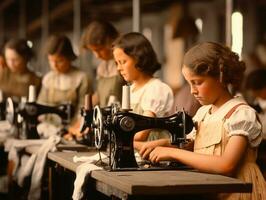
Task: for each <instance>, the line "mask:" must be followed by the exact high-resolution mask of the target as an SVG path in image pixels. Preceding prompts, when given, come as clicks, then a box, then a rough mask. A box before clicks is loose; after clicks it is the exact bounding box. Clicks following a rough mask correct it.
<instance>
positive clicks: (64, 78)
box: [37, 35, 92, 126]
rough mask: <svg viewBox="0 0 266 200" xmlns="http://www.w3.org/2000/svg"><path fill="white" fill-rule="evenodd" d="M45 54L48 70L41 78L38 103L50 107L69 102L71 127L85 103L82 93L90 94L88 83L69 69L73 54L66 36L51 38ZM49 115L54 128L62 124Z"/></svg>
mask: <svg viewBox="0 0 266 200" xmlns="http://www.w3.org/2000/svg"><path fill="white" fill-rule="evenodd" d="M46 52H47V57H48V61H49V65H50V68H51V70H50V72H48V73H47V74H46V75H45V76H44V77H43V81H42V87H41V91H40V94H39V96H38V100H37V101H38V102H39V103H40V104H46V105H50V106H57V105H60V104H62V103H71V104H72V105H73V106H74V110H75V114H74V117H73V119H72V124H73V123H74V122H75V120H76V119H77V118H78V116H79V110H80V108H81V106H83V104H84V96H85V94H86V93H90V92H92V87H91V81H90V79H89V76H88V75H87V74H86V73H85V72H83V71H81V70H80V69H78V68H77V67H74V66H72V64H71V62H72V61H74V60H75V59H76V55H75V54H74V52H73V49H72V45H71V42H70V40H69V39H68V38H67V37H66V36H65V35H52V36H51V37H50V38H49V39H48V41H47V48H46ZM48 116H49V117H48ZM48 116H47V118H46V120H48V121H49V122H51V123H53V124H54V125H56V126H59V125H60V124H61V120H60V119H59V121H58V120H56V118H58V117H56V116H55V115H53V116H52V117H51V116H50V115H48Z"/></svg>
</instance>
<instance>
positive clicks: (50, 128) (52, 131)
mask: <svg viewBox="0 0 266 200" xmlns="http://www.w3.org/2000/svg"><path fill="white" fill-rule="evenodd" d="M60 130H61V128H60V127H57V126H55V125H54V124H51V123H48V122H41V123H39V124H38V125H37V131H38V134H39V135H40V136H41V137H42V138H49V137H50V136H54V135H57V134H58V133H59V132H60Z"/></svg>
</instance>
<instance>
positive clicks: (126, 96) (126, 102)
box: [122, 85, 130, 110]
mask: <svg viewBox="0 0 266 200" xmlns="http://www.w3.org/2000/svg"><path fill="white" fill-rule="evenodd" d="M122 109H123V110H130V86H129V85H124V86H123V91H122Z"/></svg>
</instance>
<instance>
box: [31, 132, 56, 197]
mask: <svg viewBox="0 0 266 200" xmlns="http://www.w3.org/2000/svg"><path fill="white" fill-rule="evenodd" d="M60 139H61V138H60V137H59V136H51V137H49V139H48V140H47V141H46V142H45V143H44V144H43V145H42V146H41V147H40V149H39V150H38V152H37V157H36V159H35V162H34V166H33V171H32V176H31V185H30V191H29V194H28V199H29V200H38V199H40V197H41V180H42V176H43V171H44V166H45V162H46V157H47V153H48V152H49V151H50V152H53V151H55V150H56V144H58V143H59V142H60ZM32 156H34V155H32Z"/></svg>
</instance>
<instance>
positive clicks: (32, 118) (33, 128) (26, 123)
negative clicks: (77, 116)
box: [6, 98, 73, 139]
mask: <svg viewBox="0 0 266 200" xmlns="http://www.w3.org/2000/svg"><path fill="white" fill-rule="evenodd" d="M6 110H7V120H8V121H9V122H10V123H11V124H13V125H15V126H17V127H19V129H20V132H21V133H19V134H21V135H25V136H26V138H25V139H39V134H38V132H37V125H38V123H39V121H38V116H40V115H42V114H57V115H58V116H59V117H60V118H61V120H62V124H63V127H66V126H67V125H68V124H69V123H70V120H71V118H72V116H73V107H72V105H71V104H68V103H67V104H61V105H59V106H46V105H41V104H38V103H36V102H25V101H22V102H20V103H19V104H16V103H14V102H13V101H12V99H11V98H8V99H7V109H6ZM64 131H66V129H65V128H63V130H62V132H64Z"/></svg>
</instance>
